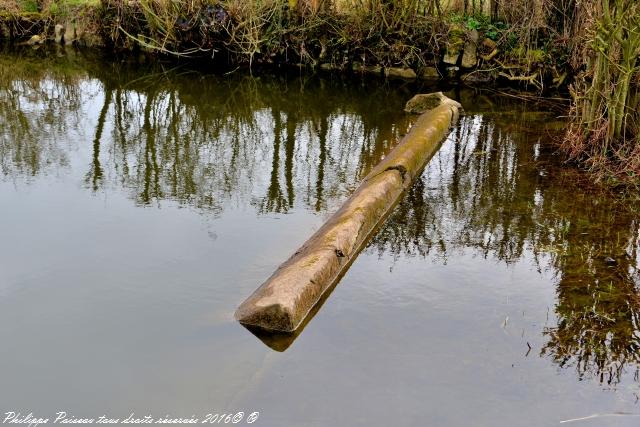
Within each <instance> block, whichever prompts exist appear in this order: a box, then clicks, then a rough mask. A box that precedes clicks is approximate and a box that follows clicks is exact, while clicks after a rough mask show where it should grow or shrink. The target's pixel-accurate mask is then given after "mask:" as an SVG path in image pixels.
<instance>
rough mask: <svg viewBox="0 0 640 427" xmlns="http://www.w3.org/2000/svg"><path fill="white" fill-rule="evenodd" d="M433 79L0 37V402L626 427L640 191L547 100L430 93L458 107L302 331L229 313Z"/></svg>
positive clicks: (387, 143)
mask: <svg viewBox="0 0 640 427" xmlns="http://www.w3.org/2000/svg"><path fill="white" fill-rule="evenodd" d="M434 89H435V88H434V87H429V86H428V85H426V84H423V85H420V84H408V83H401V82H383V81H377V80H375V79H365V80H360V79H350V80H344V79H341V78H338V77H335V76H334V77H330V76H324V77H323V76H315V77H313V76H306V75H299V74H293V75H290V74H289V73H281V74H280V75H278V76H273V75H270V74H269V73H263V74H260V75H259V76H250V75H247V74H242V73H233V74H230V75H210V74H203V73H199V72H196V71H193V70H191V69H189V68H188V67H186V66H180V67H177V66H175V65H168V64H161V63H156V64H148V63H145V62H144V61H142V60H140V61H122V60H120V59H113V58H111V59H107V58H99V57H96V56H95V55H93V54H88V53H81V52H77V51H66V52H65V51H63V50H60V51H43V50H31V49H29V50H24V51H18V52H16V51H15V50H14V51H4V52H3V53H2V55H0V242H1V243H0V343H2V344H0V378H1V381H0V411H1V412H2V413H5V412H9V411H14V412H21V413H22V415H23V416H24V415H27V414H29V413H33V415H34V416H38V417H43V418H45V417H49V418H51V419H53V418H55V417H56V415H55V414H56V412H59V411H65V412H67V414H68V416H69V417H82V418H87V417H90V418H91V417H92V418H97V417H99V416H101V415H106V416H108V417H111V418H121V419H123V418H126V417H128V416H129V415H130V414H131V413H135V416H139V417H144V416H147V415H150V416H152V417H154V419H157V418H160V417H165V416H168V417H169V418H178V417H182V418H188V417H194V418H198V419H199V420H200V421H202V420H203V419H204V418H205V417H206V415H207V414H215V413H227V414H228V413H233V414H235V413H237V412H238V411H243V412H244V413H245V419H243V420H242V422H241V423H240V424H246V416H247V415H248V414H250V413H252V412H259V418H258V419H257V420H256V421H255V423H254V424H255V425H261V426H333V425H335V426H343V425H349V426H357V425H361V426H382V425H398V426H405V425H406V426H409V425H412V426H413V425H429V426H461V425H474V426H516V425H517V426H543V425H559V424H560V423H561V422H562V421H570V420H573V421H571V422H569V423H568V424H569V425H574V424H575V425H605V426H609V425H611V426H613V425H615V426H619V425H623V426H627V425H628V426H637V425H638V423H640V417H638V415H640V404H639V403H638V399H639V398H640V373H639V372H640V371H639V367H640V324H639V317H638V316H639V314H638V313H639V309H640V291H639V289H638V287H639V286H640V273H639V270H638V267H639V265H640V252H639V251H638V249H639V245H640V231H639V227H640V220H639V217H640V215H638V212H639V206H638V205H636V204H632V203H630V202H623V201H621V200H620V198H618V197H614V196H613V195H611V194H609V193H606V192H604V191H603V190H601V189H599V188H597V187H595V186H593V185H591V184H589V183H588V181H586V179H585V177H584V176H582V175H581V174H580V173H578V172H576V171H574V170H572V169H569V168H563V167H562V164H561V161H560V159H559V158H558V156H556V155H554V151H553V149H552V147H551V141H552V139H553V138H556V137H558V135H559V131H561V130H562V128H563V127H564V125H565V123H564V122H563V121H562V119H559V118H558V116H559V115H561V112H558V110H557V109H556V108H552V106H550V105H546V104H545V105H533V104H530V103H525V102H524V101H522V100H519V99H515V98H513V97H508V96H502V95H499V94H496V93H493V92H489V91H473V90H470V89H464V90H462V89H455V88H453V89H452V88H443V89H444V90H447V89H452V90H450V91H449V92H447V93H448V95H449V96H451V97H454V98H457V99H459V100H460V101H461V102H462V103H463V106H464V108H465V110H466V114H465V115H464V117H463V118H462V119H461V121H460V123H458V125H457V126H456V127H455V129H454V130H453V132H452V133H451V135H450V137H449V138H448V139H447V140H446V141H445V142H444V143H443V146H442V148H441V150H440V151H439V153H438V154H437V155H436V156H435V157H434V158H433V159H432V161H431V163H430V164H429V165H428V167H427V168H426V170H425V172H424V174H423V175H422V177H421V178H420V180H418V181H417V182H416V183H415V185H414V186H413V188H412V189H411V190H410V191H409V193H408V194H407V195H406V197H405V199H404V200H403V201H402V202H401V203H400V204H399V206H398V207H397V208H396V210H395V212H394V213H393V214H392V215H391V216H390V218H389V219H388V221H387V223H386V224H385V226H384V227H382V229H381V230H380V232H379V233H378V234H377V235H376V237H375V238H374V239H373V241H372V242H371V244H370V245H369V246H368V248H366V249H365V251H363V253H362V254H361V255H360V256H359V258H358V259H357V260H356V261H355V262H354V264H353V266H352V267H351V269H350V270H349V271H348V273H347V274H346V275H345V276H344V277H343V279H342V280H341V282H340V283H339V284H338V286H337V287H336V288H335V289H334V290H333V292H332V293H331V295H330V296H329V298H328V299H326V301H325V302H324V304H323V305H322V307H321V309H320V310H318V311H317V313H316V314H315V316H314V317H313V318H312V319H311V321H310V322H309V323H308V324H306V326H305V328H304V330H303V331H302V333H300V334H299V335H297V336H295V337H265V336H256V335H254V334H253V333H251V332H250V331H248V330H247V329H245V328H243V327H242V326H241V325H239V324H238V323H236V322H235V321H234V319H233V312H234V310H235V309H236V307H237V306H238V305H239V304H240V303H241V302H242V301H243V300H244V299H245V298H246V297H247V296H248V295H250V294H251V292H253V290H254V289H256V288H257V287H258V286H259V285H260V284H261V283H262V282H263V281H264V280H265V279H266V278H267V277H268V276H269V275H271V273H272V272H273V271H274V269H275V268H276V267H277V266H278V265H279V264H280V263H281V262H283V261H284V260H286V259H287V258H288V257H289V255H290V254H291V253H293V251H295V250H296V249H297V248H298V246H299V245H300V244H301V243H302V242H304V241H305V240H306V239H307V237H309V236H310V235H311V234H312V232H313V231H314V230H316V229H317V228H318V227H319V226H320V225H321V224H322V223H323V221H324V220H326V219H327V218H328V217H329V216H330V214H331V213H332V212H333V211H335V210H336V209H337V208H338V207H339V206H340V204H341V202H342V201H344V200H345V199H346V198H347V197H348V195H349V194H350V193H351V192H352V191H353V190H354V189H355V188H356V187H357V185H358V182H359V181H360V179H361V178H362V177H363V176H364V175H366V173H367V171H368V170H369V169H370V168H371V167H372V166H373V165H375V164H376V163H377V162H378V161H379V160H380V159H381V158H382V157H383V156H384V155H385V153H387V152H388V151H389V150H390V149H391V148H392V147H393V145H394V143H395V142H396V141H397V140H398V138H400V137H401V136H402V135H403V134H404V133H405V132H406V130H407V127H408V125H409V122H410V120H411V118H408V117H406V116H405V115H404V114H403V113H402V106H403V105H404V103H405V102H406V100H407V99H409V98H410V97H411V96H412V95H413V94H415V93H417V92H426V91H433V90H434ZM590 416H592V417H591V418H589V419H582V420H577V419H579V418H584V417H590ZM3 419H4V416H3Z"/></svg>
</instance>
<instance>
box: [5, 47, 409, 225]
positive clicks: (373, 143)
mask: <svg viewBox="0 0 640 427" xmlns="http://www.w3.org/2000/svg"><path fill="white" fill-rule="evenodd" d="M65 58H66V57H64V58H63V59H60V58H50V59H49V61H45V62H42V63H38V62H37V61H35V60H33V58H31V57H29V56H27V58H26V60H25V61H22V59H21V62H20V64H21V67H18V68H16V67H14V60H12V59H10V58H7V57H5V59H4V60H3V63H2V64H1V65H0V68H1V69H2V71H0V72H1V73H2V74H0V77H1V78H0V96H1V97H2V98H1V106H0V108H2V109H3V112H5V111H6V112H7V114H3V115H2V119H1V120H3V123H2V124H3V128H4V129H5V131H4V132H3V140H2V141H3V143H2V151H1V152H0V154H1V157H2V171H3V175H4V176H5V177H7V176H22V177H24V176H25V175H37V174H38V173H42V172H45V171H46V170H54V169H60V167H61V166H63V164H64V162H65V161H64V156H65V153H66V152H67V148H68V147H66V146H65V144H66V143H67V142H66V141H65V140H64V137H65V136H67V138H68V134H69V133H70V132H77V133H78V134H82V133H83V132H84V131H85V130H86V129H87V122H88V121H95V122H96V124H95V126H94V128H93V132H92V136H91V140H92V156H91V159H90V161H89V162H88V164H87V171H86V174H85V176H84V183H85V185H86V186H87V187H88V188H90V189H91V190H92V191H94V192H98V191H101V190H104V189H105V188H106V187H109V186H111V187H113V186H121V187H124V188H126V189H128V190H129V191H130V194H131V198H132V199H134V200H135V201H136V203H138V204H140V205H150V204H154V203H159V202H161V201H162V200H166V199H170V200H174V201H177V202H179V203H181V204H185V205H190V206H196V207H198V208H203V209H207V210H211V211H219V210H221V209H222V208H223V205H225V204H226V203H227V201H228V200H231V199H233V198H234V197H245V196H250V197H251V198H252V200H251V203H252V204H253V205H255V206H256V208H257V209H258V211H260V212H262V213H269V212H277V213H284V212H287V211H289V210H291V209H293V208H294V207H295V206H296V205H300V206H303V207H305V208H311V209H313V210H315V211H318V212H319V211H323V210H325V209H326V208H327V207H328V206H331V205H332V203H333V202H332V201H333V200H335V199H341V198H342V197H344V195H345V194H348V193H349V192H350V191H351V190H352V189H353V187H354V186H355V185H356V184H357V183H358V181H359V179H360V177H361V176H362V175H363V174H366V172H367V171H368V170H369V169H370V168H371V167H372V166H373V165H374V164H375V163H377V161H378V160H379V159H380V158H381V157H382V156H384V154H385V153H386V152H387V151H388V149H389V148H390V146H391V143H392V142H393V141H394V140H396V139H397V138H398V135H399V134H400V133H401V132H403V131H404V129H403V128H404V127H403V126H400V127H399V126H398V123H402V122H403V119H402V115H401V114H400V113H399V108H398V106H401V105H402V102H403V99H404V98H406V94H403V93H397V92H396V93H392V92H391V89H390V88H385V87H382V86H379V85H378V86H376V88H375V90H372V91H369V92H368V96H366V97H364V98H363V97H362V96H360V95H359V94H360V93H361V91H362V90H363V88H360V87H357V86H354V85H346V84H344V83H342V82H339V81H337V82H328V81H321V80H317V79H314V80H312V81H307V80H305V79H304V78H301V77H299V78H294V79H291V78H285V77H281V78H275V77H274V78H269V77H266V78H263V79H260V78H253V77H249V76H235V75H234V76H231V77H226V78H225V77H219V76H214V75H201V74H198V73H192V72H186V71H183V70H181V69H172V70H163V69H157V68H158V66H156V67H153V68H151V69H147V70H145V72H144V73H141V72H140V69H139V68H140V67H139V65H138V66H136V65H128V64H121V63H112V64H109V65H108V66H107V67H105V68H96V69H90V70H89V71H88V72H87V71H86V70H83V69H80V70H76V69H73V68H72V69H71V70H68V69H65V68H62V67H61V65H60V63H59V62H64V59H65ZM63 65H65V66H68V65H69V64H68V63H64V64H63ZM51 68H53V69H55V72H51V71H50V69H51ZM58 73H62V75H63V76H64V78H60V76H59V75H58ZM325 86H332V88H331V89H330V90H327V89H329V88H326V87H325ZM337 94H341V95H338V96H337ZM377 99H385V100H386V101H387V102H386V103H385V104H384V105H382V106H380V105H376V100H377ZM373 105H376V108H372V107H373ZM83 137H84V138H87V137H88V136H86V135H84V136H83ZM78 139H80V138H78ZM21 141H24V143H23V144H24V145H23V144H22V143H20V142H21ZM354 154H355V155H354ZM223 201H225V202H224V203H223Z"/></svg>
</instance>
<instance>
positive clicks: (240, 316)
mask: <svg viewBox="0 0 640 427" xmlns="http://www.w3.org/2000/svg"><path fill="white" fill-rule="evenodd" d="M420 96H421V97H422V98H419V97H420ZM420 96H418V97H415V98H414V100H416V99H418V101H419V102H421V101H424V100H427V101H428V102H427V103H426V104H427V105H429V106H430V108H432V109H430V110H429V111H427V112H425V113H423V114H422V115H421V116H420V117H419V118H418V119H417V121H416V122H415V124H414V125H413V126H412V128H411V130H410V131H409V133H408V134H407V135H406V136H405V137H404V138H403V139H402V141H401V142H400V143H399V144H398V146H397V147H395V148H394V149H393V150H392V151H391V152H390V153H389V154H388V155H387V156H386V157H385V158H384V160H382V161H381V162H380V163H379V164H378V165H377V166H376V167H375V168H374V169H373V170H372V171H371V172H370V173H369V174H368V175H367V177H366V178H365V179H364V180H363V181H362V183H361V184H360V186H359V187H358V189H357V190H356V191H355V192H354V194H353V195H352V196H351V197H350V198H349V199H348V200H347V201H346V202H345V203H344V204H343V205H342V207H341V208H340V209H339V210H338V211H337V212H336V213H335V214H334V215H333V216H332V217H331V218H330V219H329V220H328V221H327V222H326V223H325V224H324V225H323V226H322V227H321V228H320V229H319V230H318V231H317V232H316V233H315V234H314V235H313V236H311V238H309V240H307V241H306V243H304V244H303V245H302V247H301V248H300V249H298V250H297V251H296V252H295V253H294V254H293V255H292V256H291V258H289V260H287V261H286V262H285V263H284V264H282V265H281V266H280V267H278V269H277V270H276V271H275V273H273V275H272V276H271V277H270V278H269V279H268V280H267V281H266V282H265V283H264V284H262V286H260V287H259V288H258V289H257V290H256V291H255V292H254V293H253V294H252V295H251V296H250V297H249V298H247V299H246V300H245V301H244V302H243V303H242V304H241V305H240V307H239V308H238V310H237V311H236V314H235V316H236V319H237V320H238V321H239V322H240V323H242V324H245V325H252V326H257V327H259V328H263V329H266V330H274V331H285V332H292V331H294V330H295V329H296V328H298V326H299V325H300V324H301V323H302V321H303V320H304V319H305V317H306V316H307V315H308V314H309V312H310V311H311V309H312V308H313V307H314V305H315V304H316V303H317V302H318V301H319V300H320V298H321V297H322V295H323V293H324V292H325V291H326V290H327V289H329V288H331V285H332V284H334V282H335V281H336V280H338V278H339V277H340V275H341V273H342V272H344V270H346V268H348V266H349V265H350V264H351V262H352V261H353V259H355V257H356V256H357V255H358V253H359V252H360V250H361V249H362V248H363V247H364V246H365V245H366V244H367V242H368V241H369V239H370V237H371V236H372V234H373V232H374V231H375V230H376V229H377V227H378V226H379V225H380V224H382V222H383V221H384V219H385V218H386V216H387V215H388V214H389V213H390V212H391V210H392V209H393V207H394V206H395V204H396V203H397V202H398V200H399V199H400V197H401V196H402V194H403V193H404V191H405V190H406V189H407V188H409V187H410V186H411V185H412V183H413V181H414V179H415V178H417V177H418V176H419V175H420V173H421V172H422V170H423V169H424V166H425V165H426V164H427V162H428V161H429V160H430V159H431V157H432V156H433V155H434V154H435V153H436V151H437V150H438V149H439V148H440V144H441V142H442V140H443V139H444V138H445V136H446V135H447V133H448V132H449V128H450V127H451V124H452V123H453V122H455V121H456V120H457V118H458V114H459V110H460V108H461V107H460V104H458V103H457V102H455V101H453V100H451V99H449V98H447V97H446V96H444V95H442V93H437V94H431V95H428V96H425V95H420ZM434 99H436V104H437V105H436V106H434V102H433V100H434ZM412 101H413V100H412ZM419 102H418V103H419ZM415 109H416V108H415V102H414V105H413V108H412V110H413V111H415Z"/></svg>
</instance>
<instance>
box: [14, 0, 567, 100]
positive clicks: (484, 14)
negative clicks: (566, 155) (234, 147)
mask: <svg viewBox="0 0 640 427" xmlns="http://www.w3.org/2000/svg"><path fill="white" fill-rule="evenodd" d="M2 2H3V3H2V5H3V6H2V10H4V11H5V12H3V13H4V17H5V19H4V23H3V24H2V25H3V27H4V30H3V34H4V36H5V37H12V38H14V39H22V40H28V39H29V38H30V37H32V36H33V35H34V34H35V35H38V37H39V38H40V39H41V40H45V39H51V40H54V39H56V40H57V41H61V40H60V35H59V34H56V32H55V25H59V26H64V27H65V30H66V32H67V36H68V35H69V31H68V27H69V23H72V24H73V25H74V26H75V28H76V29H78V28H79V29H80V31H78V32H81V33H83V34H90V35H92V36H98V37H99V42H97V41H96V40H97V37H94V39H93V40H92V41H91V43H87V44H98V43H101V44H105V45H108V46H110V47H111V48H113V49H127V50H136V49H140V50H145V51H148V52H153V53H157V54H166V55H175V56H188V57H204V58H209V59H214V60H218V61H223V62H225V63H227V64H234V65H247V66H252V65H254V64H270V63H278V64H282V63H286V64H301V65H304V66H309V67H317V68H324V69H339V70H356V71H361V72H372V73H385V69H386V70H387V71H386V74H388V75H391V76H395V77H404V78H416V77H421V76H423V77H429V78H438V77H446V78H454V77H462V78H464V79H465V80H468V81H473V82H486V81H493V80H504V81H509V82H511V83H514V84H520V85H523V86H526V87H527V88H532V89H535V90H538V91H540V92H542V91H544V90H545V89H547V88H550V87H560V86H562V85H565V84H566V83H567V82H568V80H569V79H568V78H567V77H568V76H570V75H571V72H570V70H569V69H568V68H567V66H568V62H567V58H568V51H569V46H568V43H566V41H563V40H564V39H562V38H561V37H560V35H559V33H558V32H557V31H550V30H549V27H548V26H546V24H543V23H541V22H536V21H535V20H534V19H533V18H532V16H527V15H526V13H529V14H530V12H529V11H527V12H526V13H525V12H519V13H515V10H516V8H517V7H520V6H521V5H512V6H505V7H502V8H497V7H496V8H487V7H486V5H488V4H489V3H490V2H474V1H467V2H445V1H435V0H403V1H382V0H369V1H347V0H342V1H333V2H329V1H312V0H307V1H295V0H252V1H244V0H221V1H211V0H189V1H170V0H134V1H128V0H127V1H125V0H102V1H99V0H88V1H87V0H43V1H42V2H38V0H20V1H18V0H2ZM25 2H26V3H25ZM485 3H486V4H485ZM515 3H518V2H515ZM7 11H9V12H8V13H7ZM531 13H533V12H531ZM20 19H36V20H37V19H39V20H40V22H41V23H42V24H41V25H36V26H29V25H24V24H17V25H16V24H15V22H14V23H11V22H10V21H11V20H13V21H17V20H20ZM7 22H9V23H7ZM523 22H527V25H526V26H522V25H521V24H522V23H523ZM8 27H12V28H11V30H10V31H9V30H7V28H8ZM76 31H77V30H76ZM67 38H69V37H67ZM72 40H74V41H76V42H79V43H86V41H84V40H83V38H82V37H73V38H72ZM37 41H39V40H37Z"/></svg>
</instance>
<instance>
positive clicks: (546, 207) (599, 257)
mask: <svg viewBox="0 0 640 427" xmlns="http://www.w3.org/2000/svg"><path fill="white" fill-rule="evenodd" d="M469 104H470V105H473V104H474V102H472V101H470V102H469ZM514 107H516V106H505V108H504V110H503V111H502V112H500V113H498V114H492V113H491V112H487V113H485V114H483V115H482V116H476V115H473V114H469V115H467V116H466V117H464V118H463V119H462V120H461V122H460V124H459V126H458V127H457V128H456V129H455V131H454V134H453V135H452V137H451V141H450V143H449V144H445V145H444V147H443V148H442V149H441V150H440V152H439V153H438V154H437V155H436V156H435V157H434V159H433V160H432V161H431V163H430V165H429V167H428V168H427V170H426V171H425V173H424V175H423V177H422V179H421V180H419V181H418V182H417V183H416V185H415V186H414V187H413V188H412V189H411V190H410V191H409V192H408V194H407V196H406V198H405V200H403V201H402V202H401V203H400V204H399V207H398V208H397V209H396V211H395V212H394V213H393V214H392V216H391V217H390V218H389V220H388V221H387V224H386V225H385V227H383V229H382V230H381V231H380V233H379V234H378V235H377V236H376V238H375V239H374V242H373V244H372V246H373V247H375V248H377V249H378V250H379V251H389V252H391V253H393V254H395V255H396V256H398V255H400V254H405V255H406V254H408V255H416V254H417V255H421V256H426V255H427V254H433V255H435V256H436V257H440V258H442V259H444V260H445V261H446V260H447V259H448V258H449V257H450V255H451V253H452V252H454V251H462V250H464V249H465V248H475V249H476V250H477V251H479V253H481V254H482V255H483V256H489V255H493V256H495V257H497V258H498V259H501V260H503V261H505V262H507V263H512V262H515V261H517V260H518V259H521V258H522V257H523V254H524V253H525V251H530V252H531V253H532V254H533V256H534V257H535V259H536V262H537V263H538V264H539V265H540V266H541V267H542V266H543V263H545V264H547V263H548V265H549V266H550V267H551V268H552V269H553V271H554V272H555V275H556V278H557V285H556V287H557V296H558V302H557V306H556V314H557V317H558V324H557V325H556V326H555V327H552V328H548V329H546V330H545V331H544V334H545V335H546V336H547V337H548V342H547V344H546V346H545V347H544V349H543V350H542V354H543V355H545V356H548V357H550V358H551V359H552V360H554V361H555V362H557V363H558V364H559V365H560V366H563V367H568V366H573V367H575V369H576V370H577V372H578V375H579V377H580V378H583V377H587V376H591V377H595V378H597V379H598V380H599V381H601V382H609V383H616V382H618V381H620V380H621V374H622V373H623V372H625V371H629V370H631V371H632V372H633V373H634V375H635V377H636V378H637V377H638V367H639V366H640V323H639V321H640V318H639V316H638V313H639V310H640V297H639V294H640V292H639V290H638V286H639V285H640V273H638V265H637V263H638V246H639V245H640V234H639V233H640V221H639V220H638V218H637V214H635V215H634V212H633V207H630V206H628V205H627V206H624V205H623V204H622V203H619V202H616V200H615V199H613V198H612V197H611V196H610V195H608V194H606V193H604V192H603V191H602V190H598V189H596V188H594V187H593V186H590V185H589V184H588V183H585V182H583V180H581V179H580V175H579V174H578V173H577V172H574V171H571V170H567V169H564V168H560V167H558V166H557V161H555V160H554V157H553V153H552V152H550V151H549V150H548V147H549V145H548V144H545V138H546V136H545V135H546V134H547V131H544V128H545V123H547V122H552V120H550V119H552V116H551V115H549V114H544V113H529V114H526V113H524V112H520V113H518V112H517V111H513V108H514ZM497 108H500V107H499V106H498V107H497ZM467 110H469V109H467ZM550 124H552V123H550ZM545 147H547V150H545ZM608 257H609V258H608Z"/></svg>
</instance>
